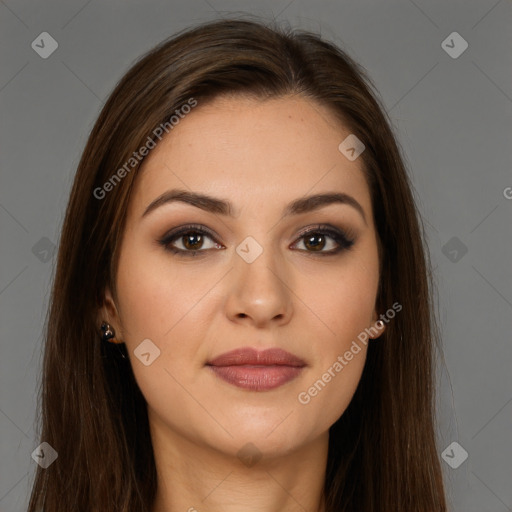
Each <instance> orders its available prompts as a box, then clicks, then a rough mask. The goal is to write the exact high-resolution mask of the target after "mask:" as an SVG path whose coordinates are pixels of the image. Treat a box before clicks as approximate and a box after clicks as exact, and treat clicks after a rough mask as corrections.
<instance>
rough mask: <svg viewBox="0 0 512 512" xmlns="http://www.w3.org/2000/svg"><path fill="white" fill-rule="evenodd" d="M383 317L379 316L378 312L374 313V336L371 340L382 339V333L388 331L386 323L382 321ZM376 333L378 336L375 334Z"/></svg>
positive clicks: (372, 326)
mask: <svg viewBox="0 0 512 512" xmlns="http://www.w3.org/2000/svg"><path fill="white" fill-rule="evenodd" d="M381 316H384V315H380V316H379V314H378V313H377V311H376V310H374V311H373V315H372V325H371V332H372V336H370V338H371V339H373V340H375V339H377V338H380V337H381V336H382V333H383V332H384V331H385V330H386V322H385V321H384V320H382V318H381ZM375 332H376V334H374V333H375Z"/></svg>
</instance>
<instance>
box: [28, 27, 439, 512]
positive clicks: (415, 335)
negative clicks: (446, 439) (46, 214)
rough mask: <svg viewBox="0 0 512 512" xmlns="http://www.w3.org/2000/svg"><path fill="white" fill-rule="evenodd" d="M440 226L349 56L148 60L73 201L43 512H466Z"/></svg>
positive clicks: (82, 168)
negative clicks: (443, 398)
mask: <svg viewBox="0 0 512 512" xmlns="http://www.w3.org/2000/svg"><path fill="white" fill-rule="evenodd" d="M420 226H421V224H420V220H419V215H418V213H417V210H416V207H415V203H414V199H413V195H412V192H411V185H410V182H409V180H408V177H407V174H406V171H405V168H404V164H403V161H402V158H401V155H400V151H399V149H398V147H397V143H396V141H395V139H394V136H393V133H392V130H391V128H390V123H389V121H388V119H387V117H386V115H385V113H384V109H383V108H382V106H381V105H380V103H379V101H378V100H377V97H376V95H375V94H374V93H373V92H372V85H371V82H370V80H369V79H368V78H367V77H366V76H365V74H364V72H363V71H362V70H361V68H360V67H359V66H358V65H357V64H356V63H355V62H354V61H353V60H352V59H351V58H350V57H349V56H348V55H346V54H345V53H344V52H343V51H342V50H340V49H338V48H336V47H334V46H333V45H332V44H330V43H328V42H326V41H323V40H321V39H320V38H319V37H317V36H315V35H313V34H311V33H306V32H293V31H290V30H285V29H280V28H278V27H276V26H272V27H271V26H269V25H265V24H262V23H257V22H253V21H247V20H223V21H216V22H211V23H206V24H203V25H201V26H198V27H195V28H193V29H190V30H187V31H184V32H183V33H180V34H178V35H177V36H175V37H174V38H172V39H170V40H168V41H165V42H164V43H162V44H161V45H159V46H158V47H157V48H155V49H154V50H152V51H151V52H149V53H148V54H147V55H146V56H144V57H143V58H142V59H141V60H139V61H138V62H137V63H136V64H135V65H134V66H133V67H132V68H131V69H130V70H129V71H128V73H127V74H126V75H125V76H124V77H123V78H122V80H121V81H120V83H119V84H118V85H117V87H116V88H115V90H114V91H113V93H112V94H111V96H110V98H109V99H108V101H107V103H106V104H105V106H104V108H103V110H102V112H101V114H100V116H99V119H98V120H97V122H96V124H95V126H94V128H93V130H92V133H91V135H90V137H89V140H88V143H87V145H86V148H85V150H84V153H83V155H82V159H81V161H80V164H79V167H78V171H77V174H76V178H75V182H74V185H73V189H72V191H71V197H70V201H69V205H68V208H67V212H66V218H65V221H64V225H63V230H62V237H61V241H60V249H59V256H58V263H57V272H56V276H55V281H54V287H53V294H52V299H51V306H50V310H49V320H48V327H47V332H46V345H45V359H44V373H43V386H42V427H41V442H46V443H48V444H49V445H50V446H51V447H52V448H53V449H54V450H55V452H56V453H57V454H58V456H57V458H56V460H55V461H54V462H53V463H52V464H51V465H50V466H48V467H47V468H45V469H43V468H38V472H37V475H36V480H35V483H34V488H33V492H32V496H31V502H30V508H29V510H30V511H31V512H35V511H36V510H43V511H44V512H57V511H63V510H74V511H78V510H84V511H95V512H103V511H109V512H110V511H113V510H115V511H126V512H128V511H129V512H133V511H150V512H163V511H167V512H174V511H179V510H190V511H193V510H197V511H199V512H201V511H220V510H222V511H223V512H226V511H231V510H236V511H241V510H251V511H253V510H262V511H263V510H265V511H269V512H270V511H277V510H279V511H295V510H311V511H322V512H331V511H332V512H334V511H346V512H349V511H365V512H377V511H381V512H388V511H390V510H393V511H395V512H396V511H399V512H413V511H418V512H419V511H424V512H427V511H428V512H433V511H446V503H445V497H444V490H443V481H442V473H441V468H440V463H439V459H438V452H437V448H436V442H435V431H434V425H435V416H434V406H433V404H434V391H435V390H434V385H433V383H434V377H433V375H434V363H433V362H434V354H435V350H436V348H437V345H438V334H437V327H436V323H435V318H434V316H433V315H432V312H431V311H432V310H431V306H432V297H431V295H432V294H431V288H430V287H429V280H428V278H429V262H428V260H427V259H426V255H427V252H426V250H425V247H424V241H423V240H424V234H423V230H422V228H421V227H420ZM262 491H263V492H262Z"/></svg>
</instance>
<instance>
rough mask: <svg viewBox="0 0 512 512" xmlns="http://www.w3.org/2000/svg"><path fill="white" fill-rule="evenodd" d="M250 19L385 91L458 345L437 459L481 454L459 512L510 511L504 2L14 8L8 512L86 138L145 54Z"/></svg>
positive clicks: (27, 443)
mask: <svg viewBox="0 0 512 512" xmlns="http://www.w3.org/2000/svg"><path fill="white" fill-rule="evenodd" d="M236 11H238V12H250V13H253V14H256V15H258V16H262V17H276V18H277V19H279V20H287V21H288V22H289V23H290V24H291V25H292V26H296V27H301V28H305V29H309V30H313V31H316V32H320V33H321V34H322V35H323V36H324V37H326V38H328V39H330V40H332V41H334V42H335V43H337V44H339V45H341V46H342V47H343V48H344V49H346V50H347V51H348V52H349V54H351V55H352V56H353V57H354V58H355V59H356V60H357V61H359V62H360V63H361V64H362V65H363V66H364V67H365V68H366V69H367V70H368V72H369V74H370V76H371V78H372V79H373V80H374V82H375V84H376V86H377V88H378V90H379V91H380V94H381V96H382V99H383V101H384V104H385V105H386V107H387V109H388V111H389V113H390V116H391V118H392V120H393V123H394V126H395V131H396V134H397V136H398V139H399V142H400V144H401V146H402V148H403V151H404V153H405V156H406V162H407V164H408V166H409V169H410V173H411V177H412V181H413V183H414V187H415V190H416V194H417V198H418V204H419V207H420V210H421V212H422V214H423V216H424V220H425V223H426V226H427V234H428V244H429V250H430V253H431V258H432V262H433V265H434V269H435V279H436V283H437V288H438V295H439V305H438V310H439V317H440V323H441V327H442V338H443V345H444V360H442V361H440V376H439V382H438V385H439V389H440V394H439V400H438V401H439V421H438V431H439V434H438V435H439V452H440V454H441V452H442V451H443V450H444V449H445V448H446V447H447V446H448V445H449V444H450V443H452V442H453V441H457V442H458V443H460V445H461V446H462V447H463V448H464V449H465V450H466V451H467V452H468V453H469V457H468V459H467V460H466V461H465V462H464V463H463V464H461V465H460V467H458V468H457V469H452V467H450V466H449V465H448V464H447V463H446V462H444V461H443V460H442V466H443V471H444V475H445V481H446V485H447V492H448V498H449V502H450V510H451V511H454V512H473V511H474V512H487V511H488V512H505V511H507V510H508V511H510V510H512V436H511V429H512V372H511V362H512V344H511V343H510V339H511V332H512V330H511V328H512V325H511V324H512V322H511V318H512V315H511V313H512V286H511V284H512V266H511V265H510V262H511V261H512V254H511V252H512V251H511V245H512V244H511V234H512V227H511V226H512V223H511V219H512V216H511V213H512V199H510V197H512V189H508V188H507V187H512V173H511V161H512V154H511V151H510V142H511V141H512V140H511V138H510V136H511V131H512V130H511V126H512V124H511V120H512V119H511V115H512V79H511V78H512V77H511V75H512V51H511V50H512V45H511V43H512V5H511V2H510V1H507V0H500V1H496V0H490V1H483V0H479V1H476V0H471V1H467V0H465V1H457V2H455V1H449V2H447V1H441V0H436V1H426V0H414V1H413V0H400V1H386V2H384V1H377V0H373V1H368V0H366V1H361V0H357V1H356V0H353V1H338V2H334V1H327V0H323V1H316V2H313V1H305V0H292V1H290V0H279V1H275V2H271V1H262V2H259V3H258V2H248V1H247V2H243V1H240V0H238V1H234V0H226V1H224V0H192V1H188V2H177V1H163V0H161V1H156V0H151V1H146V2H143V1H138V2H136V1H126V0H123V1H120V0H118V1H108V2H107V1H103V2H102V1H99V0H90V1H87V0H85V1H84V0H72V1H70V0H66V1H64V0H60V1H57V0H55V1H44V2H30V1H28V0H0V34H1V43H2V44H1V45H0V69H1V75H0V102H1V104H0V105H1V106H0V109H1V126H0V133H1V139H0V140H1V153H0V158H1V160H0V169H1V186H0V228H1V232H0V240H1V248H0V258H1V266H0V307H1V324H0V325H1V350H2V354H1V358H0V367H1V373H0V432H1V442H0V510H1V511H5V512H19V511H22V510H25V508H26V504H27V501H28V494H29V488H30V485H31V483H32V481H33V474H34V470H35V467H36V465H35V462H34V461H33V460H32V458H31V453H32V451H33V450H34V449H35V448H36V446H37V445H38V441H37V438H36V436H35V432H34V419H35V408H36V398H37V394H36V389H37V384H38V379H39V369H40V357H41V346H42V339H41V338H42V329H43V325H44V319H45V314H46V307H47V305H48V297H49V291H50V283H51V277H52V272H53V265H54V262H55V253H54V244H57V242H58V238H59V230H60V227H61V224H62V219H63V214H64V209H65V206H66V203H67V196H68V193H69V190H70V186H71V182H72V178H73V175H74V173H75V170H76V166H77V163H78V160H79V157H80V153H81V150H82V149H83V146H84V144H85V141H86V137H87V135H88V133H89V130H90V129H91V127H92V124H93V122H94V120H95V118H96V116H97V115H98V113H99V109H100V108H101V106H102V104H103V102H104V100H105V99H106V97H107V95H108V94H109V93H110V91H111V89H112V87H113V86H114V84H115V83H116V82H117V80H118V79H119V78H120V77H121V76H122V74H123V73H124V72H125V71H126V70H127V69H128V67H129V66H130V64H131V63H132V62H133V60H134V59H135V58H137V57H138V56H139V55H141V54H142V53H143V52H145V51H146V50H149V49H150V48H151V47H152V46H153V45H155V44H156V43H158V42H160V41H161V40H162V39H164V38H166V37H168V36H170V35H171V34H173V33H174V32H176V31H178V30H181V29H183V28H185V27H187V26H190V25H193V24H195V23H198V22H202V21H206V20H209V19H213V18H218V17H219V16H225V15H229V16H233V13H235V12H236ZM45 31H46V32H49V33H50V34H51V35H52V37H53V38H55V40H56V41H57V42H58V45H59V46H58V49H57V50H56V51H55V52H54V53H53V54H52V55H51V56H50V57H49V58H47V59H43V58H41V57H40V56H39V55H38V54H37V53H36V52H35V51H34V50H33V49H32V47H31V43H32V41H34V40H36V38H37V36H39V34H40V33H42V32H45ZM454 31H456V32H458V33H459V34H460V35H461V36H462V37H463V38H464V39H465V40H466V41H467V43H468V44H469V46H468V48H467V50H466V51H465V52H464V53H462V54H461V55H460V56H459V57H458V58H452V57H451V56H450V55H448V53H447V52H446V51H445V50H444V49H443V47H442V46H441V43H442V42H443V41H444V40H445V39H446V38H447V37H448V35H449V34H451V33H452V32H454ZM449 44H451V45H455V44H456V43H455V42H454V43H453V44H452V43H449ZM457 45H458V43H457ZM457 48H458V46H456V49H457ZM507 191H508V192H509V193H507ZM507 195H508V197H509V198H507ZM465 250H467V252H465ZM68 334H69V336H70V337H71V338H72V337H73V333H72V332H70V333H68ZM456 457H458V455H457V454H456ZM361 485H364V482H361Z"/></svg>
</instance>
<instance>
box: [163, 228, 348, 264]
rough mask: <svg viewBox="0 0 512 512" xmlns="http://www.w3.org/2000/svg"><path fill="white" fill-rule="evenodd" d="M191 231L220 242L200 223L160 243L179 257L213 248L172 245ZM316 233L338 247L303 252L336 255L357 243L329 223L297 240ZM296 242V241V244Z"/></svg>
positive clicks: (171, 233) (313, 229) (177, 231)
mask: <svg viewBox="0 0 512 512" xmlns="http://www.w3.org/2000/svg"><path fill="white" fill-rule="evenodd" d="M191 233H195V234H201V235H206V236H208V237H210V238H211V239H212V240H213V241H214V242H215V243H217V244H218V242H217V241H216V240H215V236H214V235H213V233H212V232H211V231H210V230H209V229H207V228H205V227H203V226H200V225H198V224H190V225H188V226H182V227H180V228H178V229H176V230H173V231H171V232H170V233H167V234H166V235H165V236H164V237H163V238H161V239H160V240H158V243H159V244H160V245H162V246H163V247H164V249H165V250H166V251H169V252H171V253H173V254H176V255H177V256H179V257H194V256H196V255H197V254H198V253H200V252H206V251H208V250H211V249H198V250H196V251H186V250H183V249H178V248H176V247H173V246H172V245H171V242H174V241H175V240H179V239H180V238H181V237H183V236H184V235H188V234H191ZM311 234H316V235H328V236H329V237H331V238H332V239H333V240H334V241H335V242H336V243H337V244H338V247H337V248H335V249H331V250H330V251H320V252H314V251H308V250H305V249H299V250H300V251H302V252H308V253H310V254H313V255H317V254H318V255H321V256H334V255H336V254H338V253H340V252H342V251H345V250H349V249H350V248H351V247H352V246H353V245H354V243H355V240H354V238H352V237H349V236H348V235H347V234H346V233H344V232H343V231H341V230H338V229H337V228H331V227H330V226H329V225H327V224H318V225H317V226H314V227H312V228H308V229H307V230H305V231H302V232H301V233H300V236H299V238H298V239H297V241H300V240H302V239H304V238H306V236H308V235H311ZM295 243H296V242H294V244H295Z"/></svg>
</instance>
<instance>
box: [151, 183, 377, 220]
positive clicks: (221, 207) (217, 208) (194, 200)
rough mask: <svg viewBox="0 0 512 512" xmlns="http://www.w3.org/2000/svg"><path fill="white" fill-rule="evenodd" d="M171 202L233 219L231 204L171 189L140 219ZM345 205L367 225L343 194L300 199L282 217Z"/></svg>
mask: <svg viewBox="0 0 512 512" xmlns="http://www.w3.org/2000/svg"><path fill="white" fill-rule="evenodd" d="M173 202H182V203H186V204H190V205H192V206H195V207H196V208H200V209H201V210H204V211H206V212H210V213H215V214H219V215H226V216H230V217H234V216H235V215H234V208H233V204H232V203H230V202H229V201H225V200H223V199H218V198H215V197H211V196H208V195H205V194H199V193H197V192H189V191H187V190H180V189H173V190H168V191H167V192H164V193H163V194H162V195H161V196H159V197H157V198H156V199H155V200H154V201H152V202H151V203H150V204H149V206H148V207H147V208H146V209H145V210H144V213H143V214H142V217H145V216H146V215H148V214H149V213H150V212H152V211H154V210H156V209H157V208H159V207H160V206H163V205H164V204H169V203H173ZM336 203H337V204H346V205H349V206H352V207H353V208H355V209H356V210H357V211H358V212H359V213H360V214H361V216H362V217H363V220H364V223H365V224H366V225H368V223H367V221H366V215H365V213H364V209H363V207H362V206H361V205H360V204H359V203H358V201H357V200H356V199H355V198H354V197H352V196H350V195H348V194H345V193H343V192H333V193H325V194H315V195H311V196H306V197H301V198H300V199H296V200H295V201H292V202H291V203H290V204H288V205H287V206H286V207H285V209H284V212H283V217H288V216H291V215H299V214H301V213H308V212H312V211H314V210H318V209H320V208H323V207H324V206H328V205H331V204H336Z"/></svg>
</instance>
